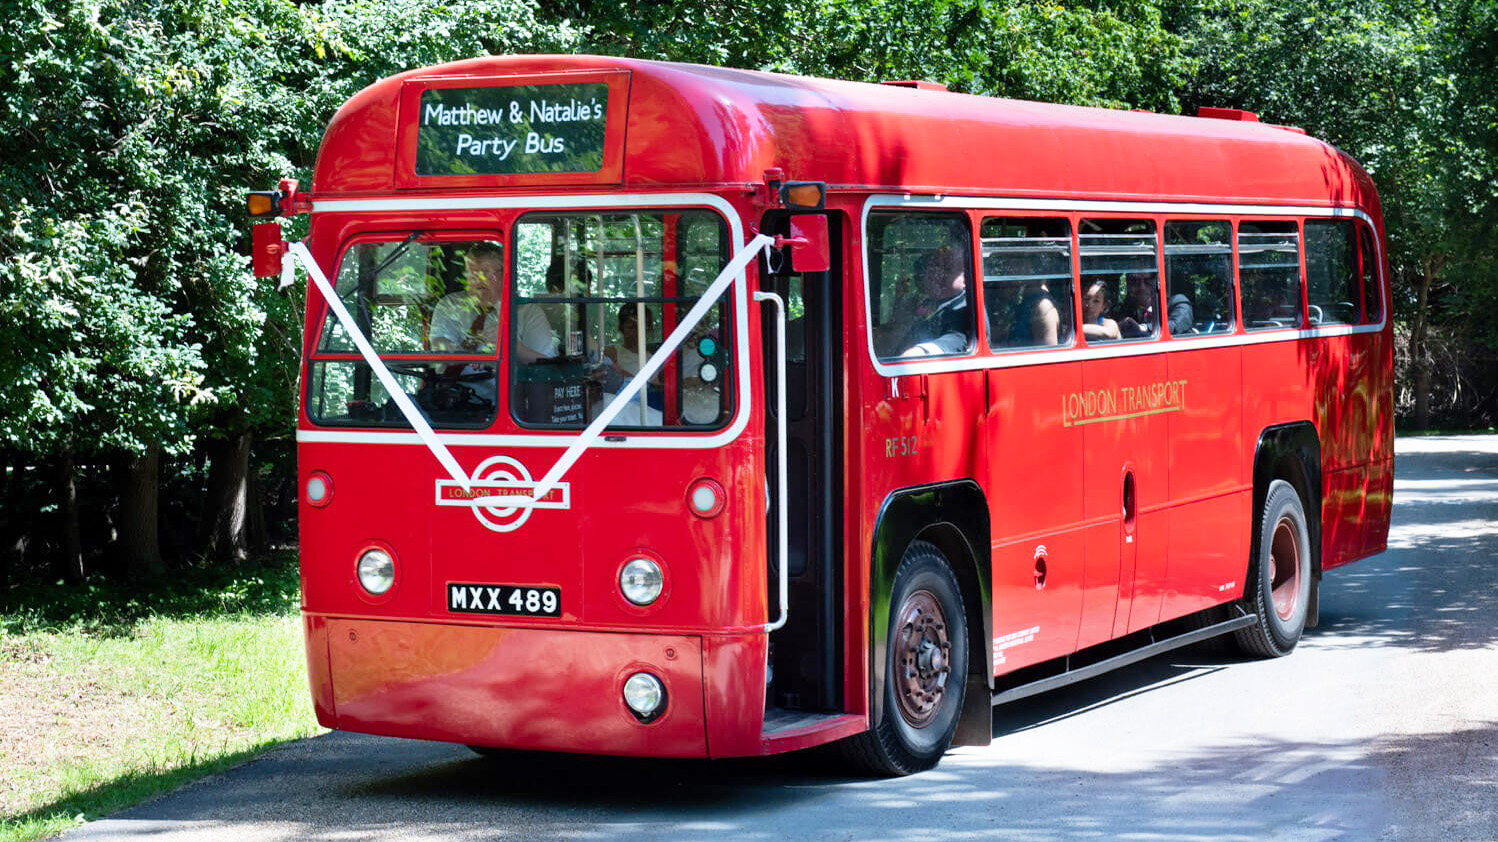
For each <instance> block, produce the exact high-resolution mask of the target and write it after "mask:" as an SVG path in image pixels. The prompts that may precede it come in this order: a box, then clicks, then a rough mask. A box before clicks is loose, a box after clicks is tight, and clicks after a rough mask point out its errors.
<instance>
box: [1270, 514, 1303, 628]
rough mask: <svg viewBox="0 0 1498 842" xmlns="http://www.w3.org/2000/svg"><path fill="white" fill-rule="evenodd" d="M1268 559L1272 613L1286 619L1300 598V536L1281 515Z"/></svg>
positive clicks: (1293, 524)
mask: <svg viewBox="0 0 1498 842" xmlns="http://www.w3.org/2000/svg"><path fill="white" fill-rule="evenodd" d="M1269 559H1270V580H1269V594H1270V596H1271V598H1272V599H1273V601H1274V613H1275V614H1277V615H1279V618H1280V619H1281V620H1289V619H1290V618H1291V617H1292V616H1294V614H1295V608H1296V603H1297V602H1299V601H1300V535H1299V533H1298V531H1297V530H1296V528H1295V523H1294V522H1293V521H1291V520H1290V518H1280V521H1279V523H1277V524H1275V525H1274V540H1273V541H1272V542H1271V543H1270V545H1269Z"/></svg>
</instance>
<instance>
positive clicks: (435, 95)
mask: <svg viewBox="0 0 1498 842" xmlns="http://www.w3.org/2000/svg"><path fill="white" fill-rule="evenodd" d="M608 104H609V86H608V84H607V83H605V82H580V83H573V84H563V85H512V86H507V87H488V88H429V89H427V90H425V91H422V93H421V111H420V114H419V116H418V121H417V130H416V174H417V175H475V174H489V173H576V172H597V171H598V170H599V169H601V168H602V167H603V138H604V129H605V123H606V118H605V115H607V114H608V110H609V109H608Z"/></svg>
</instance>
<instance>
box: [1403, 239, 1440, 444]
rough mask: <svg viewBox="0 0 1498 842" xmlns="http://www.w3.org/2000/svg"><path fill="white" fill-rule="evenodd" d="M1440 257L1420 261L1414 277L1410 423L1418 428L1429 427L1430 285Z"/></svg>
mask: <svg viewBox="0 0 1498 842" xmlns="http://www.w3.org/2000/svg"><path fill="white" fill-rule="evenodd" d="M1440 267H1441V261H1440V259H1439V258H1437V257H1427V258H1426V259H1425V260H1423V261H1421V263H1420V277H1418V278H1416V279H1415V317H1414V320H1413V321H1412V322H1411V324H1410V388H1411V389H1412V390H1413V391H1414V393H1415V396H1414V397H1415V410H1414V414H1413V418H1412V419H1411V421H1412V423H1413V424H1414V425H1415V429H1417V430H1426V429H1429V428H1430V390H1431V382H1430V380H1431V371H1430V350H1429V349H1428V348H1427V347H1426V346H1427V342H1426V339H1427V337H1428V336H1429V335H1430V288H1431V285H1432V284H1434V283H1435V280H1436V276H1437V274H1438V273H1439V272H1440Z"/></svg>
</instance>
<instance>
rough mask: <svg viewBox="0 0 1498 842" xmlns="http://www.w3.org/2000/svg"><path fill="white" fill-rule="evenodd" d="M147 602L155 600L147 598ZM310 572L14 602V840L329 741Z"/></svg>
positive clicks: (39, 592)
mask: <svg viewBox="0 0 1498 842" xmlns="http://www.w3.org/2000/svg"><path fill="white" fill-rule="evenodd" d="M148 591H149V593H147V592H148ZM296 603H297V582H296V561H295V558H294V557H293V556H281V557H277V558H275V559H272V560H271V561H270V562H268V563H267V565H266V566H265V567H262V568H257V569H255V570H254V571H230V572H223V571H214V570H194V571H187V572H186V573H185V574H183V575H180V576H178V577H176V578H175V579H174V580H173V581H172V582H171V583H170V584H169V585H164V586H153V587H150V588H146V587H142V586H135V587H123V586H112V585H104V584H100V583H93V584H89V585H86V586H84V587H82V588H77V589H65V588H63V587H62V586H51V587H47V588H35V589H28V590H27V591H24V592H23V591H13V592H11V593H9V594H6V595H5V597H4V603H3V604H0V842H30V840H35V839H41V838H44V837H46V836H50V835H52V834H56V833H59V832H61V831H64V830H67V829H68V828H70V827H73V826H75V825H77V824H80V823H82V822H84V821H87V820H89V819H93V818H97V817H99V816H102V815H105V814H108V813H111V812H114V811H117V810H119V809H122V808H124V807H127V806H130V805H132V804H136V803H139V802H141V801H144V800H147V799H149V798H151V797H152V796H154V795H157V794H159V793H162V792H166V791H168V790H171V789H173V788H176V787H178V786H181V785H182V784H185V783H187V782H189V781H192V780H195V779H197V778H201V777H204V776H206V775H209V774H212V773H213V772H215V771H219V770H221V769H225V768H228V767H230V766H233V765H234V764H236V763H240V762H243V761H245V760H247V759H249V758H252V757H254V756H255V755H256V754H258V753H260V752H262V751H264V750H266V749H268V748H270V747H273V746H275V745H277V744H279V743H282V742H285V741H287V740H292V739H297V738H301V737H305V736H309V735H311V734H314V733H317V732H318V730H319V729H318V726H317V723H316V721H315V719H314V718H313V715H312V709H311V702H310V700H309V698H308V693H307V682H306V665H305V662H304V660H303V655H302V643H301V626H300V622H299V620H298V618H297V611H296Z"/></svg>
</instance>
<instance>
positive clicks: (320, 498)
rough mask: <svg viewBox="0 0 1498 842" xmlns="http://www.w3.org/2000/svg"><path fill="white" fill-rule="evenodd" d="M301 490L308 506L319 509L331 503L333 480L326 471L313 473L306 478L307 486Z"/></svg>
mask: <svg viewBox="0 0 1498 842" xmlns="http://www.w3.org/2000/svg"><path fill="white" fill-rule="evenodd" d="M303 488H304V489H305V490H306V494H307V503H308V504H309V505H312V506H316V507H317V508H319V509H321V508H323V507H324V506H326V505H328V504H329V503H331V502H333V478H332V477H331V476H329V475H328V473H327V472H326V471H313V472H312V473H311V474H309V475H308V476H307V484H306V485H304V486H303Z"/></svg>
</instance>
